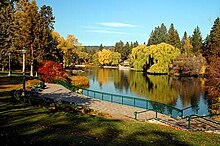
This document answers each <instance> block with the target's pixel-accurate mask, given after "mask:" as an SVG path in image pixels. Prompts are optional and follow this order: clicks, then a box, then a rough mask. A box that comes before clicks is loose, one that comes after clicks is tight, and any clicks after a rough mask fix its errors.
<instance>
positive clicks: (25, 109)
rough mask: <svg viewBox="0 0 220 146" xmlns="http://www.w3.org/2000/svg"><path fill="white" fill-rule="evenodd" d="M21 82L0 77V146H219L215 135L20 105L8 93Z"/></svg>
mask: <svg viewBox="0 0 220 146" xmlns="http://www.w3.org/2000/svg"><path fill="white" fill-rule="evenodd" d="M21 82H22V78H21V79H20V77H17V78H16V77H13V78H12V77H10V78H9V77H4V76H1V77H0V119H1V120H0V142H1V145H30V144H32V145H215V146H217V145H220V135H218V134H209V133H203V132H187V131H182V130H176V129H173V128H170V127H165V126H160V125H155V124H150V123H142V122H136V121H128V120H117V119H112V118H104V117H103V116H102V115H93V114H83V113H80V112H74V113H67V112H64V111H53V110H49V109H48V108H44V107H43V108H42V107H39V106H30V105H28V104H24V103H20V102H18V101H16V100H15V99H13V98H12V97H11V91H12V90H13V89H14V88H18V87H19V86H20V83H21Z"/></svg>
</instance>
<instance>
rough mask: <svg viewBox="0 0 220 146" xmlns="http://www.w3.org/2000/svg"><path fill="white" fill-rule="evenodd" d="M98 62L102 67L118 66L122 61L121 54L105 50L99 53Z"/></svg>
mask: <svg viewBox="0 0 220 146" xmlns="http://www.w3.org/2000/svg"><path fill="white" fill-rule="evenodd" d="M97 54H98V61H99V63H100V64H101V65H118V64H119V62H120V60H121V54H120V53H118V52H112V51H111V50H107V49H103V50H102V51H99V52H98V53H97Z"/></svg>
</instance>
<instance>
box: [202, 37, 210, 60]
mask: <svg viewBox="0 0 220 146" xmlns="http://www.w3.org/2000/svg"><path fill="white" fill-rule="evenodd" d="M209 43H210V35H207V36H206V38H205V40H204V42H203V48H202V52H203V55H204V56H205V55H206V54H205V52H206V49H207V48H208V44H209Z"/></svg>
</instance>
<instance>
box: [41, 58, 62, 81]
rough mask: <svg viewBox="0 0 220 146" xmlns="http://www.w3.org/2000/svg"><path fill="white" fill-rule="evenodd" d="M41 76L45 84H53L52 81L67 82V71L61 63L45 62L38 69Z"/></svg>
mask: <svg viewBox="0 0 220 146" xmlns="http://www.w3.org/2000/svg"><path fill="white" fill-rule="evenodd" d="M38 72H39V74H40V75H41V77H42V80H43V81H44V82H51V81H52V80H65V76H66V75H65V70H64V69H63V67H62V65H61V64H60V63H57V62H54V61H51V60H45V61H43V62H42V64H41V65H40V67H39V69H38Z"/></svg>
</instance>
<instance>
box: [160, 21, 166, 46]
mask: <svg viewBox="0 0 220 146" xmlns="http://www.w3.org/2000/svg"><path fill="white" fill-rule="evenodd" d="M167 41H168V33H167V28H166V26H165V25H164V23H162V24H161V26H160V30H159V42H158V44H160V43H167Z"/></svg>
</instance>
